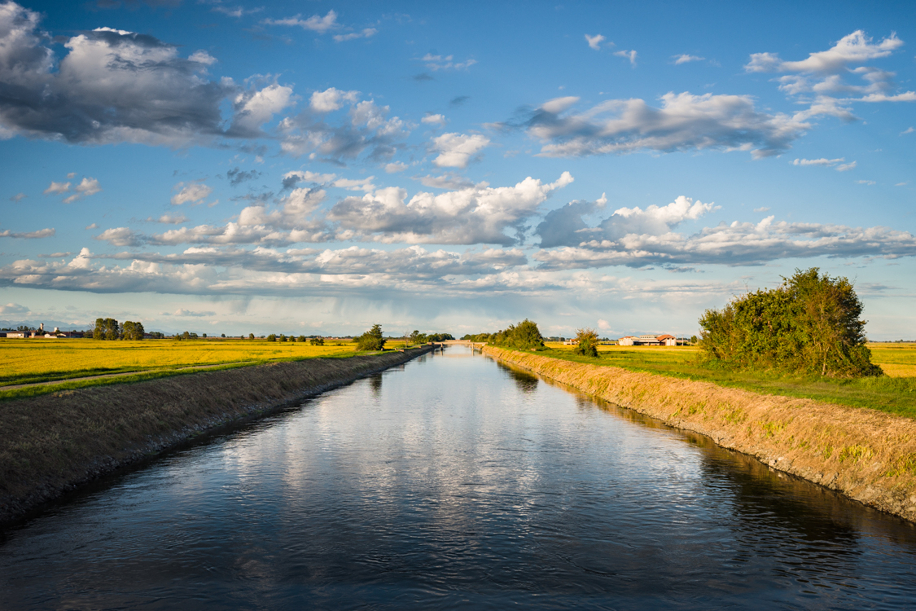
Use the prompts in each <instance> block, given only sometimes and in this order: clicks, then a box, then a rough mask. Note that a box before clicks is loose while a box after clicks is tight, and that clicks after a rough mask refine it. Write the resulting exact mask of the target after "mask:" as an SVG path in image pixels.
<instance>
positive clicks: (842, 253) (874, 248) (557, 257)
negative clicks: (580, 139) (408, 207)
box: [534, 216, 916, 269]
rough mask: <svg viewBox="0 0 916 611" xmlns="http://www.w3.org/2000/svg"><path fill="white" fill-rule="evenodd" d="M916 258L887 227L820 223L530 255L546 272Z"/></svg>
mask: <svg viewBox="0 0 916 611" xmlns="http://www.w3.org/2000/svg"><path fill="white" fill-rule="evenodd" d="M914 255H916V236H914V235H913V234H911V233H909V232H905V231H897V230H893V229H889V228H887V227H870V228H861V227H848V226H844V225H831V224H820V223H788V222H785V221H781V222H774V217H773V216H768V217H766V218H765V219H763V220H762V221H760V222H759V223H741V222H738V221H735V222H733V223H731V224H725V223H721V224H719V225H717V226H715V227H706V228H704V229H702V230H701V231H699V232H697V233H695V234H692V235H684V234H682V233H678V232H674V231H670V232H665V233H652V232H650V233H632V234H627V235H625V236H623V237H620V238H617V239H596V240H591V241H587V242H583V243H581V244H580V245H579V246H564V247H561V248H556V249H552V250H548V249H545V250H541V251H539V252H538V253H536V254H535V255H534V259H535V260H537V261H540V263H541V265H542V267H543V268H544V269H583V268H589V267H607V266H628V267H646V266H653V265H661V266H671V267H679V266H685V265H686V266H691V265H700V264H720V265H762V264H765V263H768V262H771V261H776V260H781V259H796V258H800V259H810V258H812V257H833V258H855V257H885V258H897V257H908V256H914Z"/></svg>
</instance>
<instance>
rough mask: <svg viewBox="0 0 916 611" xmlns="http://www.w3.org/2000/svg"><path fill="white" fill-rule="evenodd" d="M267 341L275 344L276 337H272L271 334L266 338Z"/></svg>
mask: <svg viewBox="0 0 916 611" xmlns="http://www.w3.org/2000/svg"><path fill="white" fill-rule="evenodd" d="M267 341H269V342H275V341H277V336H276V335H274V334H273V333H271V334H270V335H268V336H267Z"/></svg>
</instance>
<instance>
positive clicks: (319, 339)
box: [309, 337, 324, 346]
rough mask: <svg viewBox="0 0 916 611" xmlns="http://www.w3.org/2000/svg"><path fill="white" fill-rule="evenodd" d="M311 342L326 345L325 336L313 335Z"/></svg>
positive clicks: (314, 344)
mask: <svg viewBox="0 0 916 611" xmlns="http://www.w3.org/2000/svg"><path fill="white" fill-rule="evenodd" d="M309 343H310V344H311V345H313V346H324V338H323V337H313V338H312V339H310V340H309Z"/></svg>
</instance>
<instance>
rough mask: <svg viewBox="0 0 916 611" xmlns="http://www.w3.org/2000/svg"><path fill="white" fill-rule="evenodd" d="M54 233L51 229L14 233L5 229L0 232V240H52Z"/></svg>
mask: <svg viewBox="0 0 916 611" xmlns="http://www.w3.org/2000/svg"><path fill="white" fill-rule="evenodd" d="M55 233H56V232H55V231H54V229H53V228H48V229H40V230H38V231H25V232H14V231H10V230H9V229H6V230H5V231H0V238H18V239H20V240H36V239H41V238H53V237H54V234H55Z"/></svg>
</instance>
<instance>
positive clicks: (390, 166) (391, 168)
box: [385, 161, 408, 174]
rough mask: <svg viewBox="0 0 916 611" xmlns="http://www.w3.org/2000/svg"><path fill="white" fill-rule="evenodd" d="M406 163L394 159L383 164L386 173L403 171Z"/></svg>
mask: <svg viewBox="0 0 916 611" xmlns="http://www.w3.org/2000/svg"><path fill="white" fill-rule="evenodd" d="M407 167H408V166H407V164H406V163H401V162H400V161H395V162H393V163H387V164H385V171H386V172H387V173H388V174H397V173H398V172H403V171H404V170H406V169H407Z"/></svg>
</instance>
